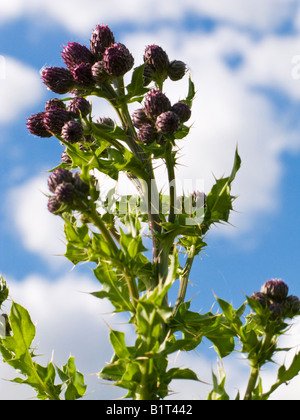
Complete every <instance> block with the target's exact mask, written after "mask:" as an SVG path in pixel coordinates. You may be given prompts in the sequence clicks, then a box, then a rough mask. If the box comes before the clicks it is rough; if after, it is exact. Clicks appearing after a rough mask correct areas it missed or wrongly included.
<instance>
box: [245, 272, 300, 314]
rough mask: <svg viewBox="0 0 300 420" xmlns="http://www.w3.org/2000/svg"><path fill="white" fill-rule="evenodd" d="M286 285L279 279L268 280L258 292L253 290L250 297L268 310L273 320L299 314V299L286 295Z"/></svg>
mask: <svg viewBox="0 0 300 420" xmlns="http://www.w3.org/2000/svg"><path fill="white" fill-rule="evenodd" d="M288 291H289V289H288V286H287V285H286V283H284V282H283V281H282V280H280V279H272V280H268V281H267V282H266V283H264V284H263V286H262V287H261V290H260V292H255V293H253V295H252V296H251V298H252V299H254V300H256V301H258V302H259V303H260V304H261V306H262V307H263V308H268V309H269V310H270V316H271V319H273V320H279V319H285V318H293V317H294V316H296V315H299V314H300V299H299V298H298V297H297V296H293V295H288Z"/></svg>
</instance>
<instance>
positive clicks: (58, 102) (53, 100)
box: [45, 98, 66, 111]
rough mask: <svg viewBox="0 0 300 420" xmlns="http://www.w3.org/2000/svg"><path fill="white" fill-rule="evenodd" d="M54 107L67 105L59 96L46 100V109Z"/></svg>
mask: <svg viewBox="0 0 300 420" xmlns="http://www.w3.org/2000/svg"><path fill="white" fill-rule="evenodd" d="M53 108H61V109H66V105H65V103H64V102H63V101H61V100H59V99H57V98H51V99H49V101H47V102H46V105H45V111H49V109H53Z"/></svg>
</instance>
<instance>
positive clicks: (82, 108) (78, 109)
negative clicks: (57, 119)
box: [68, 96, 91, 118]
mask: <svg viewBox="0 0 300 420" xmlns="http://www.w3.org/2000/svg"><path fill="white" fill-rule="evenodd" d="M68 111H69V112H70V113H71V115H72V116H73V117H74V118H79V117H80V116H82V117H83V118H84V117H86V116H87V115H88V114H89V113H90V112H91V104H90V103H89V101H88V100H87V99H85V98H83V97H81V96H77V97H76V98H74V99H72V100H71V101H70V102H69V105H68Z"/></svg>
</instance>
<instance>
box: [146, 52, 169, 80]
mask: <svg viewBox="0 0 300 420" xmlns="http://www.w3.org/2000/svg"><path fill="white" fill-rule="evenodd" d="M144 62H145V63H147V64H148V65H150V66H151V67H152V68H153V70H154V71H155V72H156V73H159V74H162V73H165V72H166V71H167V68H168V65H169V58H168V55H167V53H166V52H165V51H164V50H163V49H162V48H161V47H159V46H158V45H148V46H147V47H146V49H145V53H144Z"/></svg>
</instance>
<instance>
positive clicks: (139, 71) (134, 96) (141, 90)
mask: <svg viewBox="0 0 300 420" xmlns="http://www.w3.org/2000/svg"><path fill="white" fill-rule="evenodd" d="M144 68H145V64H142V65H141V66H139V67H136V68H135V69H134V71H133V73H132V78H131V83H130V84H129V85H127V86H126V89H127V92H128V94H127V96H126V99H127V101H130V102H134V101H138V102H140V97H141V96H142V95H144V94H145V93H146V92H148V91H149V89H148V88H145V87H144V78H143V74H144Z"/></svg>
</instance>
